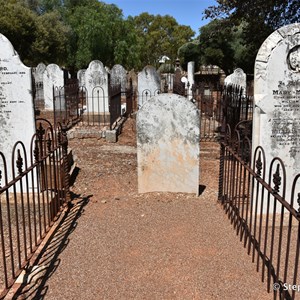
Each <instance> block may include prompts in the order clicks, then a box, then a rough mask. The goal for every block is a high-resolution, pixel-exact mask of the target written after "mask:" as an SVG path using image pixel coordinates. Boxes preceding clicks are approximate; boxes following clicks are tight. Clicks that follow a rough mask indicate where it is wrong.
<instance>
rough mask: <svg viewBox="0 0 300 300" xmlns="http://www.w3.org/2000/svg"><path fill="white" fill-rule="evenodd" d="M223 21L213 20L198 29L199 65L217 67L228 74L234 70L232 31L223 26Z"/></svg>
mask: <svg viewBox="0 0 300 300" xmlns="http://www.w3.org/2000/svg"><path fill="white" fill-rule="evenodd" d="M224 22H225V21H224V20H213V21H212V22H210V23H209V24H207V25H206V26H203V27H201V28H200V35H199V46H200V55H201V63H202V64H204V65H209V64H211V65H217V66H219V67H220V68H221V69H223V70H224V72H225V73H227V74H229V73H231V72H232V71H233V68H234V65H235V63H234V51H233V48H232V43H233V35H232V29H231V28H229V27H227V26H224Z"/></svg>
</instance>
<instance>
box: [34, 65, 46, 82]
mask: <svg viewBox="0 0 300 300" xmlns="http://www.w3.org/2000/svg"><path fill="white" fill-rule="evenodd" d="M46 68H47V67H46V65H45V64H44V63H39V64H38V65H37V66H36V68H35V69H34V72H33V76H34V79H35V82H42V81H43V74H44V72H45V71H46Z"/></svg>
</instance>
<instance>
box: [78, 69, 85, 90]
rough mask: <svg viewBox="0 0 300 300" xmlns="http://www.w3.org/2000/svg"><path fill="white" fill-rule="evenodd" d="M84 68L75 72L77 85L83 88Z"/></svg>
mask: <svg viewBox="0 0 300 300" xmlns="http://www.w3.org/2000/svg"><path fill="white" fill-rule="evenodd" d="M85 71H86V70H85V69H81V70H79V71H78V72H77V79H78V85H79V87H81V88H83V87H85V85H86V84H85Z"/></svg>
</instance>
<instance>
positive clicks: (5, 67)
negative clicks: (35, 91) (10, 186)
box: [0, 34, 35, 179]
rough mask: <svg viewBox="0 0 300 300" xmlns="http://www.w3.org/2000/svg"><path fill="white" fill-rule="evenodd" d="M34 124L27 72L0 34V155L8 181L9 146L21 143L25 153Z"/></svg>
mask: <svg viewBox="0 0 300 300" xmlns="http://www.w3.org/2000/svg"><path fill="white" fill-rule="evenodd" d="M34 120H35V118H34V109H33V99H32V79H31V69H30V68H29V67H26V66H25V65H24V64H23V63H22V62H21V60H20V58H19V56H18V54H17V52H16V51H15V50H14V48H13V46H12V44H11V43H10V41H9V40H8V39H7V38H6V37H5V36H4V35H2V34H0V125H1V131H0V151H1V152H3V154H4V155H5V157H6V160H7V166H8V168H9V169H8V177H9V178H10V179H11V169H10V168H11V153H12V149H13V145H14V144H15V142H17V141H21V142H23V143H24V145H25V147H26V149H27V151H29V149H30V143H31V138H32V136H33V134H34V133H35V121H34ZM0 167H1V169H2V166H0ZM2 170H3V169H2Z"/></svg>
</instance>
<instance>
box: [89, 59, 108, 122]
mask: <svg viewBox="0 0 300 300" xmlns="http://www.w3.org/2000/svg"><path fill="white" fill-rule="evenodd" d="M85 83H86V91H87V113H88V114H92V115H93V119H94V121H96V122H99V121H100V122H102V120H103V121H104V122H106V120H104V118H106V117H107V120H108V115H109V105H108V73H107V71H106V69H105V67H104V66H103V63H102V62H101V61H99V60H93V61H92V62H90V64H89V66H88V68H87V70H86V71H85Z"/></svg>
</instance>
